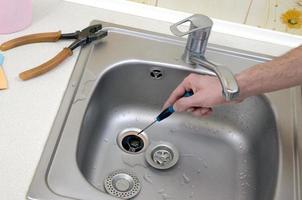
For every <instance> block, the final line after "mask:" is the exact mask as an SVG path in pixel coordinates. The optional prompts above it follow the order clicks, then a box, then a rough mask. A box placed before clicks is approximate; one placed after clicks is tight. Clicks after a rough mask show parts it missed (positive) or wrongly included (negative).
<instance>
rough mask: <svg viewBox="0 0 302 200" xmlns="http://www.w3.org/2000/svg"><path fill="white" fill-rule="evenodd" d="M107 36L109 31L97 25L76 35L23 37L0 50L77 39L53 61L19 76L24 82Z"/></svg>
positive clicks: (40, 34)
mask: <svg viewBox="0 0 302 200" xmlns="http://www.w3.org/2000/svg"><path fill="white" fill-rule="evenodd" d="M105 36H107V31H104V30H102V24H96V25H92V26H88V27H87V28H85V29H83V30H81V31H76V32H74V33H66V34H62V33H61V31H58V32H49V33H37V34H31V35H26V36H22V37H19V38H15V39H12V40H9V41H7V42H4V43H3V44H1V45H0V50H1V51H6V50H8V49H12V48H14V47H18V46H21V45H25V44H30V43H37V42H56V41H58V40H62V39H75V41H74V42H73V43H72V44H71V45H70V46H69V47H65V48H64V49H63V50H62V51H60V52H59V53H58V54H57V55H56V56H55V57H53V58H52V59H50V60H48V61H47V62H45V63H43V64H41V65H39V66H37V67H35V68H32V69H29V70H26V71H24V72H22V73H20V74H19V77H20V78H21V79H22V80H28V79H31V78H34V77H36V76H39V75H42V74H44V73H46V72H48V71H50V70H52V69H53V68H55V67H56V66H58V65H59V64H60V63H61V62H63V61H64V60H65V59H66V58H67V57H69V56H71V55H72V51H73V50H74V49H75V48H77V47H79V46H84V45H86V44H89V43H91V42H92V41H95V40H99V39H102V38H103V37H105Z"/></svg>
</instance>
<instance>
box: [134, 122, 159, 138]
mask: <svg viewBox="0 0 302 200" xmlns="http://www.w3.org/2000/svg"><path fill="white" fill-rule="evenodd" d="M155 122H157V120H154V121H153V122H152V123H151V124H149V125H148V126H146V127H145V128H144V129H143V130H141V131H140V132H139V133H138V134H137V135H139V134H141V133H142V132H144V131H145V130H146V129H147V128H149V127H150V126H152V125H153V124H154V123H155Z"/></svg>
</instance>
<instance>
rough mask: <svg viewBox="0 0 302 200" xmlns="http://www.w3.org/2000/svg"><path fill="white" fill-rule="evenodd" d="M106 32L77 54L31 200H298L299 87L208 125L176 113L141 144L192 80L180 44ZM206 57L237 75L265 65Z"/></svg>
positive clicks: (249, 58)
mask: <svg viewBox="0 0 302 200" xmlns="http://www.w3.org/2000/svg"><path fill="white" fill-rule="evenodd" d="M103 24H104V25H105V26H106V27H107V29H108V31H109V34H108V37H107V38H106V39H105V40H104V41H102V42H100V43H96V44H94V45H93V46H91V47H90V48H85V49H82V51H81V54H80V57H79V59H78V62H77V64H76V67H75V71H74V72H73V74H72V77H71V80H70V83H69V86H68V88H67V90H66V94H65V96H64V99H63V101H62V105H61V107H60V110H59V113H58V115H57V118H56V121H55V123H54V125H53V128H52V131H51V134H50V137H49V139H48V142H47V145H46V147H45V150H44V152H43V155H42V157H41V160H40V163H39V166H38V168H37V171H36V174H35V177H34V179H33V182H32V184H31V187H30V189H29V192H28V197H27V198H28V199H83V200H84V199H104V200H105V199H106V200H107V199H116V197H114V196H112V195H110V194H109V193H110V192H109V191H111V194H113V195H114V194H115V195H116V196H117V197H122V198H127V195H129V196H128V197H133V198H134V199H144V200H153V199H164V200H165V199H175V200H183V199H204V200H217V199H226V200H239V199H245V200H284V199H293V200H300V199H301V196H300V192H301V191H300V185H299V184H300V182H299V181H300V178H301V174H300V169H299V162H300V159H301V152H300V151H301V144H300V143H299V138H301V129H300V128H301V127H300V126H301V125H300V123H299V120H301V90H300V87H297V88H292V89H287V90H283V91H279V92H274V93H271V94H265V95H263V96H255V97H250V98H248V99H246V100H245V101H243V102H242V103H240V104H236V105H235V104H234V105H227V106H219V107H216V108H215V109H214V114H213V115H212V116H210V117H206V118H196V117H193V116H192V115H190V114H189V113H175V114H174V115H173V116H171V117H170V118H168V119H166V120H164V121H162V122H160V123H158V124H155V125H154V126H153V127H152V128H150V129H148V130H147V131H146V132H145V133H144V134H142V139H141V140H139V139H138V138H136V137H135V136H133V135H135V133H136V132H135V131H139V130H140V129H141V128H143V127H144V126H146V125H147V124H148V123H150V122H151V121H152V120H154V118H155V117H156V115H157V114H158V113H159V112H160V109H161V106H162V104H163V103H164V101H165V99H166V98H167V97H168V95H169V93H170V92H171V91H172V90H173V89H174V88H175V86H177V84H178V83H179V82H180V81H181V80H182V79H183V78H184V77H185V76H187V75H188V74H189V73H190V71H191V70H190V69H189V68H188V67H186V66H187V65H186V64H185V63H183V62H182V60H181V59H180V58H181V55H182V52H183V48H184V40H181V39H178V38H174V37H171V36H166V35H160V34H155V33H150V32H146V31H142V30H135V29H131V28H128V27H122V26H118V25H112V24H107V23H103ZM207 57H208V58H209V59H211V60H212V61H213V62H216V63H221V64H227V66H229V67H230V68H231V69H232V70H233V72H238V71H241V70H243V69H245V68H247V67H250V66H252V65H254V64H257V63H260V62H263V61H266V60H269V59H271V58H270V57H267V56H264V55H259V54H254V53H250V52H242V51H239V50H235V49H229V48H227V47H221V46H215V45H210V46H209V48H208V50H207ZM207 73H209V72H208V71H206V70H205V74H207ZM209 87H210V86H209ZM131 131H132V132H133V134H132V133H130V132H131ZM128 133H129V134H128ZM131 134H132V135H131ZM129 135H130V136H131V138H130V139H129V138H128V139H127V140H126V139H125V138H126V137H127V136H129ZM151 147H154V148H153V149H149V148H151ZM155 147H156V148H155ZM159 147H160V148H161V149H159ZM156 156H157V157H156ZM158 156H159V157H158ZM147 158H149V160H148V159H147ZM150 159H151V162H154V163H153V164H154V165H158V166H159V167H158V168H155V167H154V166H153V165H152V164H150V163H149V162H150ZM152 159H153V160H152ZM173 159H176V160H173ZM171 161H175V163H173V165H172V164H171V166H169V167H167V169H163V168H164V167H163V166H164V165H165V164H167V163H169V162H171ZM116 171H118V173H116ZM127 172H129V174H127ZM110 181H111V182H110ZM106 184H107V185H106ZM110 184H111V185H110ZM105 188H106V189H105ZM131 188H132V189H131ZM106 190H107V192H106ZM108 190H109V191H108ZM117 190H118V191H117ZM108 192H109V193H108ZM123 195H124V196H123ZM131 195H132V196H131Z"/></svg>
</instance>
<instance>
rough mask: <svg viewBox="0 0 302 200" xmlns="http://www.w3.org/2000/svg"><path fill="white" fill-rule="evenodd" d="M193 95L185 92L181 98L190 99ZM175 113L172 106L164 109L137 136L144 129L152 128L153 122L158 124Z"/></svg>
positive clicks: (191, 92) (190, 92)
mask: <svg viewBox="0 0 302 200" xmlns="http://www.w3.org/2000/svg"><path fill="white" fill-rule="evenodd" d="M192 95H193V91H186V92H185V94H184V95H183V96H182V97H190V96H192ZM174 112H175V110H174V108H173V105H171V106H169V107H168V108H166V109H165V110H163V111H162V112H161V113H160V114H159V115H158V116H157V117H156V118H155V120H154V121H153V122H152V123H151V124H149V125H148V126H146V127H145V128H144V129H143V130H141V131H140V132H139V133H138V134H137V135H139V134H141V133H142V132H144V131H145V130H146V129H148V128H149V127H150V126H152V125H153V124H155V122H160V121H162V120H163V119H166V118H167V117H169V116H170V115H172V114H173V113H174Z"/></svg>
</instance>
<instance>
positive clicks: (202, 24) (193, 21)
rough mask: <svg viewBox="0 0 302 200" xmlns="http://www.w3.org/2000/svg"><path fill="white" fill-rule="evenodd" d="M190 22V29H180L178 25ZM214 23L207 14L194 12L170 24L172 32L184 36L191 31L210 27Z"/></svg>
mask: <svg viewBox="0 0 302 200" xmlns="http://www.w3.org/2000/svg"><path fill="white" fill-rule="evenodd" d="M186 22H190V27H189V30H188V31H181V30H179V29H178V26H180V25H182V24H184V23H186ZM212 25H213V21H212V20H211V19H210V18H209V17H208V16H205V15H201V14H194V15H192V16H190V17H188V18H186V19H183V20H181V21H179V22H177V23H175V24H173V25H172V26H170V30H171V32H172V33H173V34H174V35H176V36H179V37H182V36H184V35H188V34H190V33H193V32H195V31H198V30H203V29H210V28H211V27H212Z"/></svg>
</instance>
